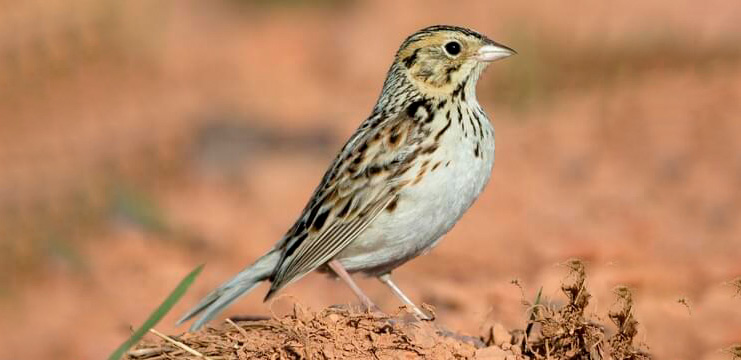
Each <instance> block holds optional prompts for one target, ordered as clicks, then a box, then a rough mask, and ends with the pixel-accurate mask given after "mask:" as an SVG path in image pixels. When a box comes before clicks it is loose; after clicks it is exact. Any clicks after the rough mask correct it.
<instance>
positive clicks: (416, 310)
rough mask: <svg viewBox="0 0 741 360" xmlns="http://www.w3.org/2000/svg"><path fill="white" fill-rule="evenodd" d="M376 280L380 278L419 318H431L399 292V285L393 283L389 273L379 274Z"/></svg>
mask: <svg viewBox="0 0 741 360" xmlns="http://www.w3.org/2000/svg"><path fill="white" fill-rule="evenodd" d="M378 280H381V282H382V283H384V284H386V286H388V287H389V288H390V289H391V291H392V292H393V293H394V295H396V296H397V297H398V298H399V299H401V301H402V302H404V304H406V305H407V306H409V307H410V308H411V309H412V311H414V313H415V314H416V315H417V317H418V318H419V319H420V320H431V319H432V318H430V317H429V316H428V315H427V314H425V313H424V312H423V311H422V310H420V308H418V307H417V305H414V303H413V302H412V300H409V298H408V297H407V296H406V295H404V293H403V292H401V289H399V287H398V286H396V284H394V281H393V280H391V273H387V274H383V275H381V276H379V277H378Z"/></svg>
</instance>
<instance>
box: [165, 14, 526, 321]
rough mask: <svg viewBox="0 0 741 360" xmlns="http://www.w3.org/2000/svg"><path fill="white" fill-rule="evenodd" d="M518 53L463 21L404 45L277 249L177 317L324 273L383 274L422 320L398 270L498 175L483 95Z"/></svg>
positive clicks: (214, 310)
mask: <svg viewBox="0 0 741 360" xmlns="http://www.w3.org/2000/svg"><path fill="white" fill-rule="evenodd" d="M513 54H516V52H515V51H514V50H513V49H511V48H509V47H507V46H504V45H502V44H499V43H497V42H495V41H493V40H491V39H489V38H487V37H486V36H484V35H482V34H480V33H478V32H476V31H473V30H470V29H467V28H463V27H458V26H448V25H435V26H430V27H427V28H424V29H422V30H419V31H417V32H415V33H414V34H412V35H411V36H409V37H408V38H406V40H404V42H403V43H402V44H401V46H400V47H399V50H398V51H397V52H396V55H395V57H394V61H393V63H392V64H391V68H390V69H389V71H388V74H387V76H386V80H385V81H384V83H383V88H382V90H381V95H380V96H379V98H378V101H377V102H376V105H375V106H374V107H373V110H372V111H371V114H370V116H368V118H367V119H365V121H363V122H362V123H361V124H360V126H359V127H358V129H357V130H356V131H355V133H354V134H352V136H350V138H349V140H347V143H346V144H345V145H344V146H343V147H342V149H341V150H340V152H339V154H338V155H337V157H336V158H335V159H334V161H333V162H332V164H331V165H330V166H329V169H328V170H327V171H326V173H325V175H324V177H323V178H322V180H321V182H320V183H319V186H318V187H317V188H316V190H314V193H313V194H312V196H311V198H310V199H309V202H308V204H307V205H306V207H305V208H304V209H303V211H302V212H301V215H300V216H299V218H298V220H297V221H296V222H295V223H294V225H293V226H292V227H291V228H290V229H289V230H288V231H287V232H286V233H285V235H284V236H283V237H282V238H281V239H280V241H278V242H277V243H276V244H275V246H274V247H273V248H272V249H270V250H269V251H268V252H267V253H266V254H265V255H263V256H262V257H260V258H259V259H257V261H255V262H254V263H253V264H252V265H250V266H248V267H246V268H245V269H244V270H242V271H241V272H240V273H238V274H237V275H236V276H234V277H233V278H232V279H230V280H228V281H226V282H225V283H223V284H222V285H221V286H219V287H218V288H217V289H215V290H213V291H212V292H211V293H209V294H208V295H207V296H206V297H205V298H203V299H202V300H201V302H199V303H198V304H197V305H196V306H195V307H193V308H192V309H191V310H189V311H188V312H187V313H185V314H184V315H183V317H182V318H181V319H180V320H179V321H178V324H181V323H183V322H185V321H188V320H189V319H191V318H193V317H195V316H197V315H199V314H201V316H200V318H198V319H197V320H196V321H195V322H194V323H193V324H192V326H191V328H190V330H191V331H196V330H198V329H199V328H201V327H202V326H203V325H204V324H205V323H207V322H208V321H209V320H211V319H212V318H213V317H214V316H216V315H217V314H218V313H219V312H221V311H222V310H224V308H226V307H227V306H229V305H230V304H231V303H233V302H234V301H235V300H237V298H239V297H240V296H242V295H245V294H246V293H248V292H249V291H251V290H252V289H254V288H255V287H256V286H257V285H259V284H260V283H262V282H269V283H270V289H269V290H268V292H267V295H266V296H265V301H267V300H268V299H270V298H271V297H273V296H274V295H275V294H276V293H277V292H278V291H279V290H281V289H283V288H284V287H285V286H286V285H288V284H289V283H292V282H294V281H296V280H298V279H300V278H302V277H303V276H304V275H306V274H308V273H310V272H312V271H314V270H319V271H324V272H331V273H334V275H336V276H337V277H339V278H340V279H342V280H343V281H344V282H346V283H347V285H348V286H349V287H350V288H351V289H352V291H353V292H354V293H355V295H356V296H357V297H358V298H359V300H360V301H361V302H362V303H363V304H364V305H365V306H366V307H368V308H376V306H375V305H374V304H373V302H372V301H371V299H370V298H369V297H368V296H366V295H365V294H364V293H363V291H362V290H361V289H360V288H359V287H358V286H357V284H356V283H355V282H354V281H353V279H352V277H351V276H350V274H352V273H363V274H365V275H369V276H375V277H377V278H378V279H379V280H380V281H381V282H382V283H384V284H385V285H387V286H388V287H389V288H390V290H391V291H392V292H393V293H394V294H395V295H396V296H398V297H399V299H400V300H401V301H402V302H403V303H404V304H406V305H407V306H408V307H409V308H410V309H411V310H412V311H413V312H414V313H415V314H416V315H417V316H418V317H419V318H421V319H427V318H428V316H427V315H426V314H425V313H424V312H423V311H422V310H420V309H419V308H418V307H417V306H416V305H414V303H413V302H412V301H411V300H410V299H409V298H408V297H407V296H406V295H405V294H404V293H403V292H402V291H401V289H400V288H399V287H398V286H397V285H396V283H395V282H394V281H393V280H392V278H391V271H393V270H394V269H396V268H397V267H399V266H401V265H402V264H404V263H406V262H407V261H409V260H410V259H413V258H415V257H417V256H419V255H421V254H424V253H426V252H428V251H429V250H430V249H432V248H433V247H434V246H435V245H437V244H438V242H439V241H440V239H441V238H442V237H443V235H445V234H446V233H447V232H448V231H450V229H451V228H452V227H453V225H455V223H456V222H457V221H458V220H459V219H460V218H461V216H462V215H463V214H464V213H465V212H466V210H468V209H469V208H470V206H471V205H472V204H473V202H474V201H475V200H476V198H477V197H478V196H479V194H480V193H481V192H482V190H483V189H484V187H485V186H486V184H487V183H488V181H489V178H490V177H491V171H492V166H493V164H494V128H493V126H492V124H491V122H490V121H489V118H488V117H487V115H486V113H485V112H484V110H483V109H482V108H481V105H479V102H478V100H477V99H476V83H477V81H478V79H479V77H480V76H481V73H482V72H483V71H484V69H486V68H487V66H488V65H489V64H490V63H492V62H494V61H496V60H499V59H503V58H506V57H509V56H511V55H513Z"/></svg>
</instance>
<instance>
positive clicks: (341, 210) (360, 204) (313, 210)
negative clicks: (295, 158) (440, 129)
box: [266, 105, 430, 299]
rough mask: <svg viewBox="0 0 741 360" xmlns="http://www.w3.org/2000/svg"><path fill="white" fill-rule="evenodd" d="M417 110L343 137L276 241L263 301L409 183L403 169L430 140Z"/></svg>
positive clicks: (332, 251) (338, 247) (344, 241)
mask: <svg viewBox="0 0 741 360" xmlns="http://www.w3.org/2000/svg"><path fill="white" fill-rule="evenodd" d="M417 108H419V105H417V106H416V107H415V109H414V111H413V112H407V111H405V112H402V113H400V114H398V115H397V116H395V117H393V118H390V119H387V120H386V121H383V119H380V118H373V117H371V118H370V119H368V120H367V121H366V122H365V123H364V126H365V127H366V131H362V132H361V131H359V132H358V134H361V135H359V136H355V137H353V138H351V139H350V140H349V141H348V143H347V144H346V145H345V147H344V148H343V151H342V152H341V153H340V156H338V157H337V159H335V162H334V164H333V165H332V166H331V167H330V170H329V171H328V172H327V174H325V176H324V178H323V179H322V182H321V184H320V185H319V187H318V188H317V190H316V191H315V192H314V195H313V196H312V199H311V201H310V202H309V204H308V205H307V206H306V208H305V209H304V211H303V214H302V215H301V217H300V218H299V221H297V222H296V224H295V225H294V226H293V227H292V228H291V229H290V230H289V232H288V233H287V234H286V236H285V237H284V240H283V241H282V242H281V244H280V245H279V246H280V247H281V248H282V250H283V256H282V259H281V261H280V262H279V264H278V266H277V267H276V271H275V272H274V273H273V276H272V277H271V281H272V286H271V288H270V291H268V294H267V296H266V299H268V298H270V297H271V296H272V295H273V294H274V293H275V292H276V291H278V290H279V289H280V288H282V287H283V286H285V285H286V284H288V283H290V282H292V281H295V280H298V279H299V278H300V277H302V276H303V275H305V274H307V273H309V272H311V271H312V270H314V269H316V268H317V267H319V266H321V265H324V264H325V263H326V262H327V261H329V260H331V259H332V257H334V256H335V255H337V253H339V252H340V251H342V249H344V248H345V247H346V246H347V245H349V244H350V243H351V242H352V241H353V240H355V239H356V238H357V237H358V236H359V235H360V234H361V233H362V232H363V230H365V228H366V227H368V226H369V225H370V224H371V223H372V222H373V220H374V219H375V218H376V216H378V214H380V212H381V210H383V209H384V208H385V207H386V206H387V205H388V204H389V202H391V201H392V200H393V199H394V198H395V197H396V195H397V194H398V192H399V189H400V188H401V187H402V186H403V185H405V184H406V183H408V182H409V181H411V180H409V179H408V177H409V176H408V175H407V173H413V172H412V171H408V170H410V169H412V168H413V167H414V162H413V161H412V160H414V158H415V157H416V156H417V155H419V154H420V152H421V151H423V150H424V148H425V146H426V144H424V143H423V140H424V139H429V136H424V134H425V132H426V131H429V130H428V129H426V127H425V126H422V125H420V124H423V123H424V122H423V121H420V119H419V116H418V115H420V114H418V112H417ZM419 113H421V115H423V116H429V115H430V114H428V113H427V112H426V111H419ZM374 124H376V125H375V126H373V125H374Z"/></svg>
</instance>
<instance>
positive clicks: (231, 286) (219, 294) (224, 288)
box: [177, 250, 280, 331]
mask: <svg viewBox="0 0 741 360" xmlns="http://www.w3.org/2000/svg"><path fill="white" fill-rule="evenodd" d="M279 260H280V252H279V251H276V250H271V251H270V252H269V253H267V254H265V255H263V256H262V257H261V258H260V259H258V260H257V261H256V262H255V263H254V264H252V265H250V266H249V267H247V268H246V269H244V270H242V272H240V273H239V274H237V275H236V276H235V277H233V278H232V279H230V280H229V281H227V282H225V283H224V284H222V285H221V286H220V287H218V288H217V289H216V290H214V291H212V292H211V293H209V294H208V295H206V297H204V298H203V299H202V300H201V301H200V302H199V303H198V305H196V306H194V307H193V308H192V309H190V310H188V312H186V313H185V315H183V317H181V318H180V320H178V321H177V324H178V325H180V324H182V323H184V322H186V321H188V320H190V319H191V318H193V317H195V316H197V315H198V314H201V313H203V315H201V317H200V318H199V319H198V320H197V321H196V322H194V323H193V325H191V327H190V331H197V330H198V329H200V328H201V327H202V326H203V325H205V324H206V323H207V322H209V321H210V320H211V319H212V318H213V317H214V316H216V315H218V314H219V313H220V312H221V311H222V310H224V309H225V308H226V307H227V306H229V305H230V304H231V303H233V302H234V301H235V300H237V299H238V298H239V297H241V296H242V295H246V294H247V293H248V292H250V291H251V290H252V289H254V288H255V287H256V286H257V285H259V284H260V283H261V282H262V281H265V280H267V279H268V278H269V277H270V275H271V274H272V273H273V269H275V267H276V266H277V265H278V261H279Z"/></svg>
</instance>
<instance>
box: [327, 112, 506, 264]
mask: <svg viewBox="0 0 741 360" xmlns="http://www.w3.org/2000/svg"><path fill="white" fill-rule="evenodd" d="M484 122H485V124H483V125H484V127H485V129H483V130H485V131H487V132H488V134H489V136H488V138H487V139H484V140H478V142H479V143H480V153H479V156H478V157H477V156H475V155H474V148H475V146H476V145H475V144H476V142H477V140H476V139H474V137H473V136H472V135H471V134H468V137H467V138H463V136H462V134H461V133H458V132H457V131H455V132H452V133H451V134H446V135H448V136H445V137H443V138H442V139H441V142H442V143H441V146H440V148H439V150H438V152H436V153H435V154H434V159H436V160H439V161H441V164H440V165H439V166H438V167H437V169H435V170H434V171H430V172H428V173H427V174H426V175H425V176H424V177H423V179H422V180H421V181H420V182H419V183H418V184H416V185H414V186H410V187H407V188H406V189H404V190H403V191H402V192H401V193H400V198H399V201H398V206H397V208H396V209H395V210H394V211H393V212H389V211H385V210H384V211H383V212H382V213H381V214H380V215H379V216H378V217H377V218H376V219H375V220H374V222H373V223H372V224H371V225H370V226H369V227H368V229H366V231H365V232H364V233H363V234H362V235H360V237H359V238H358V239H356V240H355V241H353V243H352V244H350V245H349V246H348V247H347V248H345V249H344V250H343V251H342V252H340V253H339V254H338V255H337V256H336V259H338V260H340V261H341V262H342V264H343V265H344V266H345V268H347V269H348V271H351V272H353V271H364V272H366V273H369V274H375V275H379V274H383V273H385V272H388V271H390V270H392V269H394V268H395V267H397V266H399V265H401V264H403V263H404V262H406V261H407V260H410V259H411V258H413V257H415V256H417V255H420V254H421V253H423V252H425V251H428V250H429V249H431V248H432V247H433V246H434V245H435V244H436V243H437V242H438V241H439V240H440V239H441V238H442V236H443V235H445V234H446V233H447V232H448V231H450V229H451V228H452V227H453V225H455V223H456V222H457V221H458V220H459V219H460V217H461V216H462V215H463V213H464V212H465V211H466V210H468V208H469V207H470V206H471V205H472V204H473V202H474V200H476V198H477V197H478V196H479V194H480V193H481V191H482V190H483V189H484V186H485V185H486V183H487V182H488V181H489V178H490V177H491V169H492V165H493V162H494V136H493V129H492V128H491V124H490V123H489V122H488V121H484ZM446 142H447V143H446ZM436 160H433V161H432V162H431V163H435V162H436Z"/></svg>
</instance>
